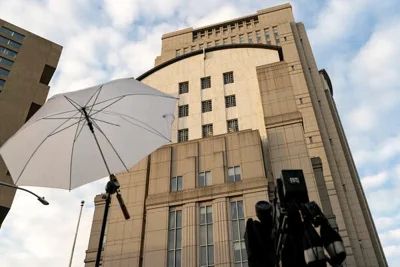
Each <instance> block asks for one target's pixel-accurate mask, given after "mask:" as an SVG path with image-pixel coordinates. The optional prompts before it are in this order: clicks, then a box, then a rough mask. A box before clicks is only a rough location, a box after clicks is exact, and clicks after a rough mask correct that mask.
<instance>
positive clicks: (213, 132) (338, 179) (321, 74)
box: [85, 4, 387, 267]
mask: <svg viewBox="0 0 400 267" xmlns="http://www.w3.org/2000/svg"><path fill="white" fill-rule="evenodd" d="M138 79H139V80H141V81H142V82H144V83H146V84H148V85H150V86H153V87H155V88H157V89H159V90H162V91H164V92H167V93H170V94H173V95H179V104H178V105H179V106H178V107H177V109H176V120H175V122H174V124H173V140H172V141H173V143H172V144H170V145H167V146H164V147H162V148H160V149H159V150H157V151H156V152H154V153H152V154H151V155H150V156H149V157H147V158H145V159H143V160H142V161H141V162H140V163H139V164H137V165H136V166H135V167H134V168H133V169H132V171H131V172H130V173H127V174H121V175H118V177H119V181H120V183H121V187H122V193H123V195H124V196H125V200H126V203H127V206H128V209H129V211H130V213H131V216H132V218H131V219H130V220H128V221H125V220H124V218H123V216H122V213H121V211H120V210H119V207H118V205H117V202H116V201H114V202H113V204H112V207H111V212H110V214H109V218H108V225H107V232H106V238H105V242H104V252H103V256H102V261H103V262H102V263H103V266H106V267H114V266H121V267H122V266H143V267H152V266H166V267H179V266H182V267H195V266H218V267H222V266H223V267H228V266H232V267H233V266H234V267H238V266H241V267H243V266H247V258H246V257H247V256H246V253H245V249H244V243H243V231H244V223H245V221H246V220H247V219H248V218H250V217H254V216H255V210H254V204H255V203H256V202H257V201H259V200H265V199H268V198H270V199H271V198H272V197H273V193H272V192H273V190H274V180H275V179H276V178H277V177H279V176H280V173H281V170H282V169H302V170H303V171H304V174H305V176H306V182H307V187H308V191H309V196H310V198H311V199H312V200H315V201H316V202H317V203H318V204H319V205H320V206H321V207H322V209H323V211H324V213H325V214H326V215H327V216H328V218H329V219H330V221H331V222H332V223H333V224H334V225H335V226H336V227H338V229H339V231H340V234H341V236H342V237H343V239H344V243H345V246H346V249H347V253H348V257H347V260H346V266H348V267H350V266H371V267H372V266H374V267H375V266H387V263H386V260H385V256H384V254H383V250H382V246H381V244H380V241H379V238H378V235H377V231H376V229H375V226H374V223H373V220H372V217H371V214H370V211H369V209H368V204H367V202H366V198H365V196H364V192H363V189H362V187H361V183H360V179H359V177H358V174H357V170H356V168H355V165H354V162H353V158H352V156H351V153H350V149H349V146H348V143H347V141H346V137H345V134H344V131H343V128H342V125H341V123H340V119H339V116H338V113H337V110H336V106H335V102H334V100H333V88H332V84H331V81H330V79H329V76H328V74H327V72H326V71H325V70H319V69H318V68H317V65H316V62H315V59H314V57H313V53H312V50H311V47H310V43H309V40H308V37H307V34H306V30H305V27H304V25H303V24H302V23H297V22H295V20H294V17H293V13H292V8H291V6H290V5H289V4H286V5H281V6H276V7H272V8H267V9H263V10H259V11H257V13H255V14H252V15H249V16H246V17H242V18H238V19H234V20H231V21H225V22H221V23H218V24H214V25H209V26H206V27H202V28H197V29H193V28H188V29H184V30H180V31H177V32H172V33H168V34H165V35H164V36H163V37H162V53H161V55H160V56H159V57H157V59H156V62H155V67H154V68H153V69H151V70H149V71H148V72H146V73H144V74H143V75H141V76H140V77H138ZM95 203H96V209H95V214H94V219H93V226H92V232H91V237H90V241H89V248H88V250H87V255H86V259H85V262H86V266H94V259H95V255H96V250H97V242H98V238H99V232H100V225H101V220H102V214H103V210H104V201H103V200H102V198H101V197H100V196H97V197H96V199H95Z"/></svg>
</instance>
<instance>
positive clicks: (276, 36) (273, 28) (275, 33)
mask: <svg viewBox="0 0 400 267" xmlns="http://www.w3.org/2000/svg"><path fill="white" fill-rule="evenodd" d="M272 30H273V31H274V37H275V43H276V44H277V45H279V44H280V43H281V41H280V40H279V34H278V29H277V28H276V27H272Z"/></svg>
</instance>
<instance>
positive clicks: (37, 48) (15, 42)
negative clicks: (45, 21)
mask: <svg viewBox="0 0 400 267" xmlns="http://www.w3.org/2000/svg"><path fill="white" fill-rule="evenodd" d="M61 50H62V47H61V46H59V45H57V44H55V43H53V42H50V41H48V40H46V39H44V38H42V37H39V36H37V35H35V34H33V33H30V32H28V31H26V30H24V29H21V28H19V27H17V26H15V25H12V24H10V23H8V22H6V21H3V20H1V19H0V122H1V126H0V146H2V145H3V144H4V143H5V142H6V141H7V139H8V138H10V137H11V136H12V135H13V134H14V133H15V132H17V131H18V130H19V128H20V127H21V126H22V125H23V124H24V123H25V122H26V121H27V120H28V119H29V118H30V117H31V116H32V115H33V114H34V113H35V112H36V111H37V110H38V109H39V108H40V107H41V106H42V105H43V103H44V102H45V101H46V98H47V94H48V92H49V88H50V87H49V82H50V80H51V78H52V76H53V74H54V71H55V69H56V67H57V63H58V60H59V58H60V55H61ZM0 181H2V182H6V183H10V184H12V183H13V182H12V179H11V177H10V174H9V173H8V171H7V168H6V166H5V164H4V162H3V160H2V159H1V157H0ZM14 194H15V190H13V189H11V188H8V187H2V186H0V226H1V224H2V222H3V221H4V218H5V217H6V215H7V213H8V211H9V209H10V207H11V203H12V201H13V199H14Z"/></svg>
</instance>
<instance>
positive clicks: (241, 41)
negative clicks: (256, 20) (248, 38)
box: [239, 34, 244, 44]
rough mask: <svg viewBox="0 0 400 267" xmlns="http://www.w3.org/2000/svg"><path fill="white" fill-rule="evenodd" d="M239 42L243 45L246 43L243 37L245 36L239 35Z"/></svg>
mask: <svg viewBox="0 0 400 267" xmlns="http://www.w3.org/2000/svg"><path fill="white" fill-rule="evenodd" d="M239 42H240V43H241V44H243V43H244V36H243V34H241V35H239Z"/></svg>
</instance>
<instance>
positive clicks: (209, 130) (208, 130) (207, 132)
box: [203, 124, 213, 137]
mask: <svg viewBox="0 0 400 267" xmlns="http://www.w3.org/2000/svg"><path fill="white" fill-rule="evenodd" d="M212 135H213V125H212V124H206V125H203V137H209V136H212Z"/></svg>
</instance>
